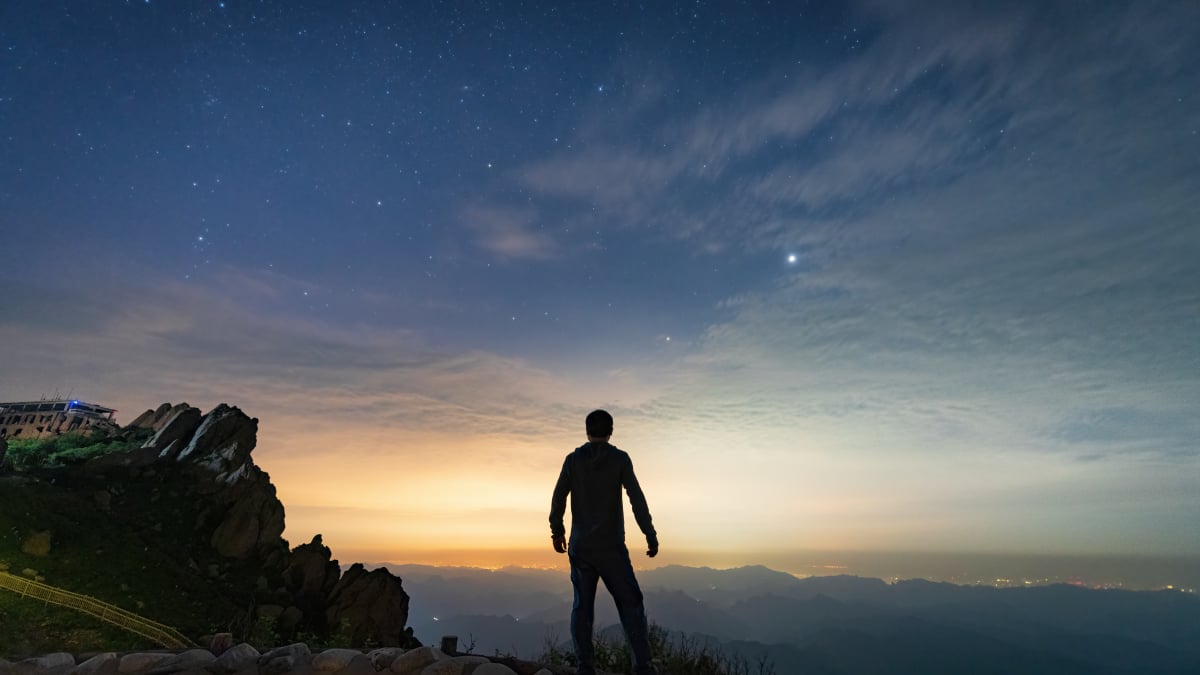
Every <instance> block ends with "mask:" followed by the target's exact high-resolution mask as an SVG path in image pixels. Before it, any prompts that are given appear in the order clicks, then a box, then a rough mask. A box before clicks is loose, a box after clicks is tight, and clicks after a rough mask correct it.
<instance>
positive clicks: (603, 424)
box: [585, 410, 613, 438]
mask: <svg viewBox="0 0 1200 675" xmlns="http://www.w3.org/2000/svg"><path fill="white" fill-rule="evenodd" d="M585 425H586V426H587V435H588V436H594V437H596V438H605V437H607V436H612V427H613V419H612V415H609V414H608V412H607V411H604V410H593V411H592V412H590V413H588V416H587V421H586V422H585Z"/></svg>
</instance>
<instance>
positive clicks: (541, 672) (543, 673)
mask: <svg viewBox="0 0 1200 675" xmlns="http://www.w3.org/2000/svg"><path fill="white" fill-rule="evenodd" d="M533 675H554V673H552V672H550V671H549V670H546V669H545V668H542V669H541V670H539V671H537V672H536V673H534V674H533Z"/></svg>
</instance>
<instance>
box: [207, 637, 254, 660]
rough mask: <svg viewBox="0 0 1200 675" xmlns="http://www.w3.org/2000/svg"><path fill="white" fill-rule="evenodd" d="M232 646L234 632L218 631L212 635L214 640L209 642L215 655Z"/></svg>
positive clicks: (209, 649)
mask: <svg viewBox="0 0 1200 675" xmlns="http://www.w3.org/2000/svg"><path fill="white" fill-rule="evenodd" d="M232 646H233V633H217V634H216V635H214V636H213V637H212V641H211V642H209V643H208V651H210V652H212V653H213V655H214V656H220V655H222V654H224V653H225V652H226V651H228V650H229V648H230V647H232ZM255 658H257V657H255Z"/></svg>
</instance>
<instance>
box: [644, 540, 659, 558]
mask: <svg viewBox="0 0 1200 675" xmlns="http://www.w3.org/2000/svg"><path fill="white" fill-rule="evenodd" d="M646 555H647V556H648V557H651V558H653V557H654V556H656V555H658V542H657V541H652V542H648V543H647V545H646Z"/></svg>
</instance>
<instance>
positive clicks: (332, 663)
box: [312, 649, 374, 673]
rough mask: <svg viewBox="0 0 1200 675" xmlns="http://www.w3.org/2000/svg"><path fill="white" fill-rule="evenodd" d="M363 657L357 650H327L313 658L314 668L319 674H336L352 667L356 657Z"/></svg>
mask: <svg viewBox="0 0 1200 675" xmlns="http://www.w3.org/2000/svg"><path fill="white" fill-rule="evenodd" d="M362 655H363V653H362V652H360V651H358V650H357V649H326V650H325V651H323V652H321V653H320V654H317V655H316V656H314V657H313V660H312V667H313V670H315V671H317V672H322V673H336V672H337V671H339V670H342V669H343V668H345V667H346V666H348V665H350V662H351V661H353V660H354V657H356V656H362ZM364 658H365V657H364ZM373 670H374V668H372V671H373Z"/></svg>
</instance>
